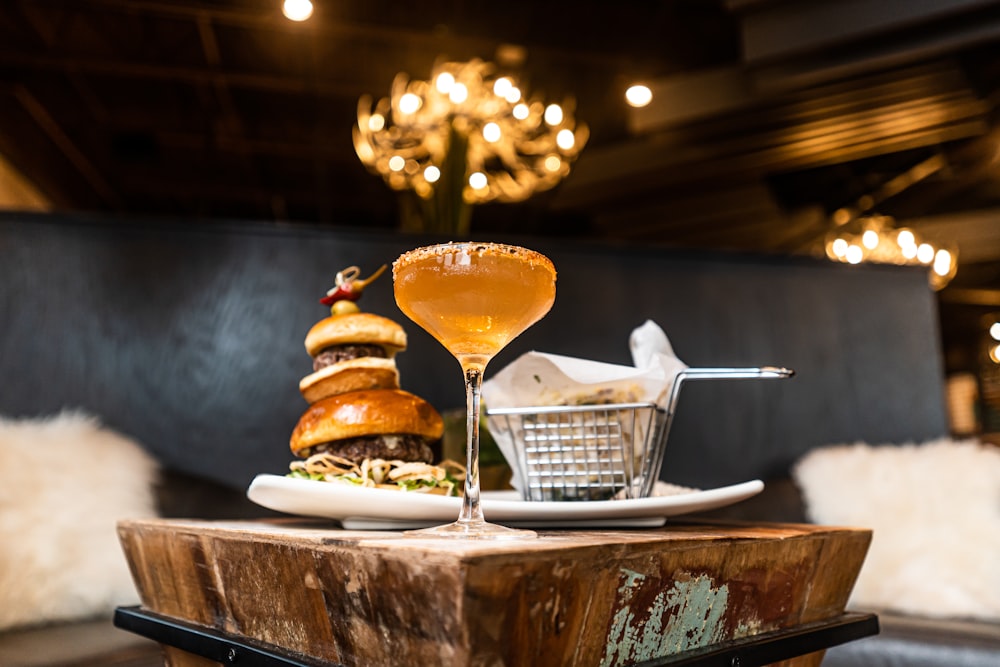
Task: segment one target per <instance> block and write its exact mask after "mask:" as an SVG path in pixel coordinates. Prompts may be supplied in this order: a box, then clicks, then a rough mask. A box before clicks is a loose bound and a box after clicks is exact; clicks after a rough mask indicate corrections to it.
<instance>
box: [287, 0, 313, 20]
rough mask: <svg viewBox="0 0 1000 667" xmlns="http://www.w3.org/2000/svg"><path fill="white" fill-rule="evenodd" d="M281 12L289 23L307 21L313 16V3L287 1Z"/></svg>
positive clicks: (298, 0)
mask: <svg viewBox="0 0 1000 667" xmlns="http://www.w3.org/2000/svg"><path fill="white" fill-rule="evenodd" d="M281 12H282V13H283V14H284V15H285V18H286V19H288V20H289V21H305V20H306V19H307V18H309V17H310V16H312V13H313V3H311V2H310V1H309V0H285V2H284V3H282V5H281Z"/></svg>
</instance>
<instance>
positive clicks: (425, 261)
mask: <svg viewBox="0 0 1000 667" xmlns="http://www.w3.org/2000/svg"><path fill="white" fill-rule="evenodd" d="M392 277H393V289H394V293H395V296H396V304H397V305H399V308H400V310H402V311H403V312H404V313H405V314H406V316H407V317H409V318H410V319H411V320H413V321H414V322H415V323H416V324H418V325H419V326H420V327H421V328H423V329H424V330H425V331H427V333H429V334H431V335H432V336H434V338H436V339H437V340H438V342H440V343H441V344H442V345H444V347H445V348H446V349H447V350H448V351H449V352H451V353H452V354H453V355H454V356H455V358H456V359H458V362H459V363H460V364H461V365H462V372H463V373H464V375H465V395H466V429H465V430H466V457H467V460H466V463H467V465H466V468H467V469H466V476H465V493H464V495H463V496H462V509H461V512H460V513H459V516H458V520H457V521H455V522H454V523H450V524H447V525H444V526H437V527H434V528H427V529H425V530H419V531H411V534H417V535H422V536H441V537H459V538H474V539H512V538H522V537H534V536H535V533H534V532H532V531H530V530H514V529H511V528H507V527H504V526H498V525H496V524H492V523H488V522H487V521H486V520H485V518H484V517H483V509H482V507H481V505H480V489H479V413H480V407H479V403H480V389H481V387H482V381H483V371H484V370H485V369H486V364H488V363H489V361H490V359H492V358H493V356H494V355H496V354H497V352H499V351H500V350H502V349H503V348H504V346H505V345H507V343H509V342H510V341H511V340H513V339H514V338H516V337H517V336H518V335H520V334H521V332H523V331H524V330H525V329H527V328H528V327H530V326H531V325H532V324H534V323H535V322H537V321H538V320H540V319H542V317H544V316H545V314H546V313H547V312H549V309H550V308H551V307H552V302H553V301H554V300H555V296H556V270H555V267H554V266H553V265H552V262H551V261H549V259H548V258H547V257H545V256H544V255H542V254H540V253H537V252H535V251H534V250H528V249H527V248H520V247H518V246H512V245H504V244H499V243H471V242H469V243H444V244H441V245H434V246H427V247H424V248H417V249H415V250H411V251H409V252H407V253H404V254H402V255H400V257H399V259H397V260H396V261H395V262H394V263H393V265H392Z"/></svg>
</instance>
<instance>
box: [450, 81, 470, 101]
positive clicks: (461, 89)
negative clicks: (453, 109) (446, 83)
mask: <svg viewBox="0 0 1000 667" xmlns="http://www.w3.org/2000/svg"><path fill="white" fill-rule="evenodd" d="M448 99H449V100H451V103H452V104H461V103H462V102H464V101H465V100H467V99H469V89H468V88H466V87H465V84H464V83H459V82H458V81H456V82H455V85H453V86H452V87H451V90H449V91H448Z"/></svg>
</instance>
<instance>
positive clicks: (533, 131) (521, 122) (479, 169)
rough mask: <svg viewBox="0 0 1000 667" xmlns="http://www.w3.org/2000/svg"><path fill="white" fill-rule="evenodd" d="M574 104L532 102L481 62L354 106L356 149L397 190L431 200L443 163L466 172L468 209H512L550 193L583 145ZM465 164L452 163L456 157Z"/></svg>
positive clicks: (442, 68) (396, 85) (398, 86)
mask: <svg viewBox="0 0 1000 667" xmlns="http://www.w3.org/2000/svg"><path fill="white" fill-rule="evenodd" d="M588 137H589V132H588V130H587V127H586V125H583V124H580V125H579V126H577V125H576V123H575V121H574V118H573V102H572V100H567V101H566V102H565V103H563V104H562V105H559V104H548V105H546V104H544V103H543V102H542V101H541V100H539V99H528V96H527V94H526V93H525V91H523V90H522V89H521V88H520V87H519V85H518V83H517V81H516V80H515V79H514V78H513V77H510V76H501V75H498V74H497V73H496V67H495V66H494V65H493V64H491V63H486V62H483V61H481V60H472V61H470V62H464V63H463V62H447V63H440V64H438V65H436V66H435V67H434V68H433V70H432V72H431V77H430V79H429V80H428V81H420V80H409V78H408V77H407V76H406V75H405V74H399V75H397V76H396V79H395V81H393V84H392V89H391V94H390V96H389V97H388V98H382V99H380V100H379V101H378V102H377V103H376V104H375V105H374V108H373V107H372V99H371V98H370V97H368V96H365V97H362V98H361V100H360V101H359V103H358V124H357V126H356V127H355V128H354V148H355V151H356V152H357V154H358V157H359V158H360V159H361V162H363V163H364V164H365V165H366V166H367V167H368V168H369V169H370V170H371V171H373V172H375V173H378V174H379V175H381V176H382V177H383V179H385V181H386V183H388V184H389V186H390V187H392V188H394V189H396V190H405V189H410V190H413V191H414V192H415V193H416V194H417V195H418V196H419V197H421V198H424V199H429V198H430V197H431V196H432V195H433V193H434V190H435V188H437V187H442V185H443V181H442V176H443V174H444V172H446V171H447V167H446V160H447V159H451V160H454V159H456V158H457V159H460V160H462V161H463V162H464V164H465V169H464V183H463V186H462V198H463V200H464V201H465V202H466V203H467V204H480V203H483V202H488V201H492V200H496V201H501V202H516V201H522V200H524V199H527V198H528V197H530V196H531V195H532V194H534V193H535V192H540V191H543V190H547V189H549V188H552V187H554V186H555V185H556V184H557V183H559V182H560V181H561V180H562V179H563V178H565V177H566V175H567V174H568V173H569V170H570V163H571V162H572V161H573V160H574V159H575V158H576V157H577V155H578V154H579V153H580V150H581V149H582V148H583V146H584V144H586V142H587V139H588ZM461 148H464V155H456V151H459V152H462V151H461Z"/></svg>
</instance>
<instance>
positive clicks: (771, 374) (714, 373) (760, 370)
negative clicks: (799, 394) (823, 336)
mask: <svg viewBox="0 0 1000 667" xmlns="http://www.w3.org/2000/svg"><path fill="white" fill-rule="evenodd" d="M793 375H795V371H793V370H792V369H790V368H779V367H777V366H758V367H755V368H685V369H684V370H682V371H681V372H680V373H678V374H677V375H676V376H675V377H674V384H673V386H672V387H671V388H670V400H669V401H667V406H668V407H667V410H668V412H669V413H670V414H674V410H675V408H676V407H677V401H678V399H679V398H680V393H681V385H682V384H683V383H684V382H686V381H687V380H740V379H784V378H790V377H792V376H793Z"/></svg>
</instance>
